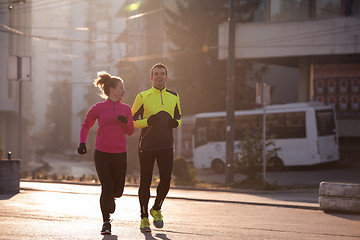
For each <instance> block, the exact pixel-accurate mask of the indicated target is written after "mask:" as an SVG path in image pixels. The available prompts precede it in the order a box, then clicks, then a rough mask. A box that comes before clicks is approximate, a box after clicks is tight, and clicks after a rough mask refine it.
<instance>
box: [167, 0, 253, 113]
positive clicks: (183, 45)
mask: <svg viewBox="0 0 360 240" xmlns="http://www.w3.org/2000/svg"><path fill="white" fill-rule="evenodd" d="M259 3H260V1H258V0H256V1H237V4H236V11H235V12H236V21H237V22H246V21H250V20H251V19H252V18H253V16H254V12H255V10H256V9H257V7H258V5H259ZM176 6H177V10H178V11H177V12H172V11H170V10H169V9H166V10H165V21H164V22H165V29H166V34H167V37H168V39H169V40H170V41H171V42H172V43H173V45H174V47H173V48H172V49H171V52H170V55H171V56H172V58H173V65H174V66H173V69H174V77H175V81H174V82H173V83H171V85H175V88H176V90H177V91H178V92H179V94H180V96H181V98H182V99H181V101H182V108H183V113H185V114H193V113H197V112H205V111H223V110H224V109H225V99H226V96H225V95H226V64H227V62H226V61H220V60H218V25H219V24H220V23H223V22H224V21H227V19H228V15H229V14H228V13H229V5H228V1H219V0H197V1H191V0H181V1H180V0H177V1H176ZM251 69H252V65H251V64H250V63H248V62H239V61H237V63H236V108H237V109H243V108H246V107H247V108H249V107H252V106H249V102H254V96H255V93H254V90H253V88H252V87H250V86H249V85H248V84H247V83H246V81H245V79H247V78H249V72H250V71H251ZM258 77H259V76H258V75H255V74H254V75H253V76H251V78H254V79H255V80H258ZM256 78H257V79H256Z"/></svg>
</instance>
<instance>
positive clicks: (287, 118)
mask: <svg viewBox="0 0 360 240" xmlns="http://www.w3.org/2000/svg"><path fill="white" fill-rule="evenodd" d="M266 126H267V128H268V129H269V132H270V134H271V135H273V136H274V137H275V139H283V138H306V129H305V112H290V113H271V114H268V115H267V116H266Z"/></svg>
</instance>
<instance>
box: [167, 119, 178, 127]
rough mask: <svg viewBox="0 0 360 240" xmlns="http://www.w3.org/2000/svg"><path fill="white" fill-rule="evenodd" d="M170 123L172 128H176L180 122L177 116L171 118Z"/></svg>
mask: <svg viewBox="0 0 360 240" xmlns="http://www.w3.org/2000/svg"><path fill="white" fill-rule="evenodd" d="M168 123H169V127H170V128H176V127H177V126H179V123H178V121H177V120H176V119H175V118H171V119H169V122H168Z"/></svg>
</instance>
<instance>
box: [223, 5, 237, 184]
mask: <svg viewBox="0 0 360 240" xmlns="http://www.w3.org/2000/svg"><path fill="white" fill-rule="evenodd" d="M229 1H230V9H229V34H228V36H229V39H228V40H229V44H228V62H227V79H226V80H227V81H226V86H227V90H226V130H225V131H226V167H225V175H226V176H225V182H226V183H232V182H234V166H233V165H234V164H233V163H234V142H235V129H234V119H235V113H234V112H235V71H234V68H235V19H234V17H235V0H229Z"/></svg>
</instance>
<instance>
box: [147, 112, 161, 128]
mask: <svg viewBox="0 0 360 240" xmlns="http://www.w3.org/2000/svg"><path fill="white" fill-rule="evenodd" d="M158 120H159V116H157V115H156V114H155V115H151V116H150V117H149V118H148V119H147V124H148V125H149V126H151V125H153V124H154V123H156V122H157V121H158Z"/></svg>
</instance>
